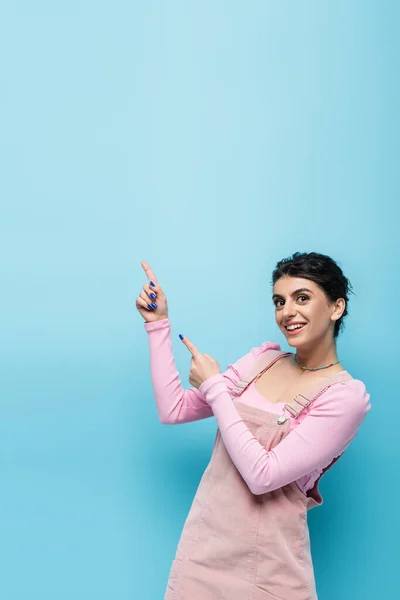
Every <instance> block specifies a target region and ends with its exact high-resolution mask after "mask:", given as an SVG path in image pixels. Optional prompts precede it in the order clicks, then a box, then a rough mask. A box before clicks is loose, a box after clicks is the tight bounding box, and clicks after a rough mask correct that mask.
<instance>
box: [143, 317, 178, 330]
mask: <svg viewBox="0 0 400 600" xmlns="http://www.w3.org/2000/svg"><path fill="white" fill-rule="evenodd" d="M170 326H171V322H170V319H169V317H168V318H167V319H159V320H158V321H153V322H152V323H146V322H145V323H144V328H145V330H146V331H154V330H155V329H164V328H165V327H170Z"/></svg>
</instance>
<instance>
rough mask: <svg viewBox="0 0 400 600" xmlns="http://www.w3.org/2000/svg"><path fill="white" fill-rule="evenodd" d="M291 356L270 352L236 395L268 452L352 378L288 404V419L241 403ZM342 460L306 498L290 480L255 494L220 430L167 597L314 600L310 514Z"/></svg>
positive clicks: (340, 376) (322, 385)
mask: <svg viewBox="0 0 400 600" xmlns="http://www.w3.org/2000/svg"><path fill="white" fill-rule="evenodd" d="M290 354H291V353H290V352H282V351H279V350H269V351H268V352H266V353H265V354H264V355H262V356H261V357H260V358H259V359H258V360H257V361H255V363H254V364H253V366H252V368H251V369H250V373H247V374H246V378H244V379H242V380H241V381H240V382H239V383H238V384H237V386H236V387H235V388H234V389H233V390H231V394H232V398H233V402H234V403H235V406H236V408H237V410H238V412H239V413H240V416H241V418H242V419H243V420H244V422H245V423H246V425H247V427H248V428H249V429H250V431H251V432H252V434H253V435H254V436H255V438H256V439H257V440H258V441H259V442H260V443H261V444H262V445H263V446H264V447H265V448H266V450H271V449H272V448H274V447H275V446H276V445H277V444H279V442H280V441H281V440H283V439H284V438H285V437H286V435H287V434H288V433H289V429H290V428H289V422H290V421H289V418H290V416H291V417H293V418H296V417H297V416H298V415H299V414H300V413H301V412H302V410H304V409H305V408H306V407H307V406H309V404H310V403H311V402H313V400H314V399H315V398H316V397H317V396H319V395H320V394H322V393H323V392H324V391H325V390H326V389H328V387H330V386H331V385H333V384H335V383H337V382H339V381H346V380H348V379H351V375H350V374H349V373H347V371H344V372H341V373H337V374H336V375H333V376H332V377H329V378H325V379H324V380H323V381H322V380H321V381H320V382H318V383H317V384H316V385H314V386H313V387H312V388H310V390H309V391H308V392H307V393H306V394H301V395H300V394H298V395H297V396H296V398H295V399H294V400H293V401H292V402H291V403H290V404H285V409H286V410H287V411H288V413H290V416H287V413H285V411H282V415H283V418H282V417H279V416H278V415H277V414H275V413H270V412H268V411H267V410H263V409H259V408H256V407H252V406H248V405H246V404H244V403H243V402H240V400H239V398H240V394H241V393H242V392H243V391H244V390H245V389H246V387H247V386H248V385H249V384H250V383H251V382H252V381H253V380H255V379H256V378H258V376H261V374H262V373H264V371H266V370H267V369H268V368H269V367H270V366H272V364H274V363H275V362H276V361H277V360H279V359H280V358H282V357H284V356H288V355H290ZM267 405H268V403H267V402H266V406H267ZM284 413H285V414H284ZM278 421H279V422H278ZM338 458H339V457H337V458H336V459H334V460H333V461H332V463H331V464H330V465H329V466H328V467H327V468H326V469H324V471H323V472H322V473H321V475H320V477H319V478H318V479H317V481H316V482H315V483H314V486H313V488H312V489H310V490H308V491H307V494H305V493H303V491H302V490H300V488H299V487H298V486H297V484H296V483H295V482H292V483H289V484H287V485H285V486H283V487H281V488H279V489H277V490H274V491H271V492H267V493H265V494H261V495H255V494H253V493H252V492H251V491H250V490H249V488H248V486H247V484H246V483H245V481H244V480H243V478H242V476H241V475H240V473H239V471H238V470H237V468H236V466H235V464H234V463H233V462H232V459H231V457H230V456H229V454H228V452H227V450H226V448H225V445H224V443H223V440H222V438H221V435H220V432H219V430H218V431H217V434H216V438H215V443H214V447H213V452H212V456H211V459H210V462H209V464H208V466H207V468H206V470H205V471H204V474H203V477H202V479H201V481H200V484H199V487H198V489H197V492H196V495H195V498H194V500H193V503H192V506H191V509H190V511H189V514H188V517H187V519H186V522H185V525H184V527H183V531H182V534H181V537H180V540H179V544H178V548H177V551H176V555H175V558H174V560H173V562H172V567H171V571H170V575H169V579H168V584H167V589H166V594H165V597H164V600H178V599H179V600H317V592H316V587H315V579H314V569H313V564H312V556H311V549H310V536H309V530H308V524H307V511H308V510H310V509H311V508H314V507H315V506H320V505H321V504H322V502H323V499H322V496H321V494H320V492H319V490H318V482H319V480H320V478H321V477H322V475H323V474H324V473H325V472H326V471H327V470H328V469H329V468H330V467H331V466H332V465H333V464H334V463H335V462H336V460H337V459H338ZM293 459H294V460H295V457H293Z"/></svg>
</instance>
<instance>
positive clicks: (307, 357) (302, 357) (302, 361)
mask: <svg viewBox="0 0 400 600" xmlns="http://www.w3.org/2000/svg"><path fill="white" fill-rule="evenodd" d="M295 355H296V358H297V362H298V363H299V365H301V366H302V367H307V369H315V368H317V367H325V366H326V365H330V364H332V363H335V362H337V361H338V356H337V353H336V343H335V342H333V344H332V343H331V344H326V345H324V344H321V345H319V346H315V345H314V346H313V347H312V348H307V347H306V346H302V347H301V348H297V349H296V351H295ZM327 371H329V369H327Z"/></svg>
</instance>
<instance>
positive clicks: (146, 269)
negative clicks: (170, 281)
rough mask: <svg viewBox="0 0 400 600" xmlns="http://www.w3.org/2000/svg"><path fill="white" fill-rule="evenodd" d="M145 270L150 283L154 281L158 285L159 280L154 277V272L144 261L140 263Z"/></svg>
mask: <svg viewBox="0 0 400 600" xmlns="http://www.w3.org/2000/svg"><path fill="white" fill-rule="evenodd" d="M140 264H141V265H142V267H143V269H144V272H145V273H146V275H147V277H148V278H149V281H154V283H157V284H158V281H157V278H156V276H155V275H154V273H153V271H152V270H151V269H150V266H149V265H148V264H147V262H144V260H143V261H142V262H141V263H140Z"/></svg>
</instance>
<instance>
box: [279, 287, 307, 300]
mask: <svg viewBox="0 0 400 600" xmlns="http://www.w3.org/2000/svg"><path fill="white" fill-rule="evenodd" d="M299 292H310V294H312V293H313V292H312V291H311V290H309V289H308V288H306V287H301V288H298V289H297V290H294V292H292V293H291V296H297V294H298V293H299ZM275 298H283V296H281V294H273V296H272V300H275Z"/></svg>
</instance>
